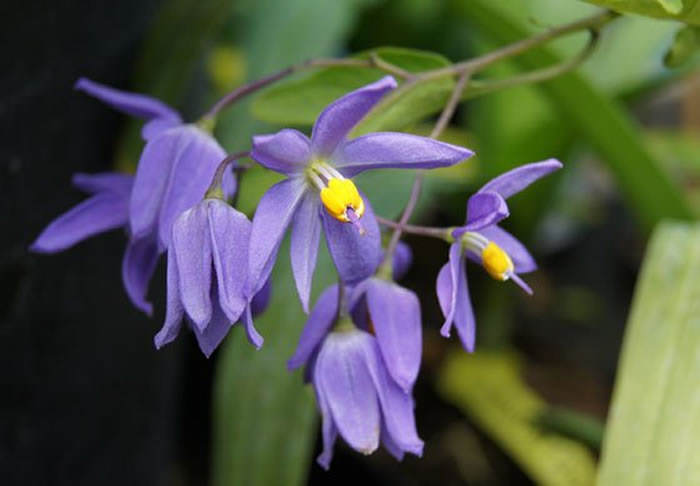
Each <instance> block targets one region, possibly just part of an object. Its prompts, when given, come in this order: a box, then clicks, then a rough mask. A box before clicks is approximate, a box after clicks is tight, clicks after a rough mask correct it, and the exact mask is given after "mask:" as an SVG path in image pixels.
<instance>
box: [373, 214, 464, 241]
mask: <svg viewBox="0 0 700 486" xmlns="http://www.w3.org/2000/svg"><path fill="white" fill-rule="evenodd" d="M377 221H378V222H379V224H383V225H384V226H388V227H389V228H393V229H399V227H401V230H402V231H403V232H404V233H410V234H413V235H420V236H429V237H431V238H439V239H441V240H444V239H445V237H446V236H448V235H449V233H450V229H451V228H439V227H435V226H418V225H415V224H404V225H400V224H399V223H398V222H396V221H394V220H391V219H386V218H382V217H381V216H377Z"/></svg>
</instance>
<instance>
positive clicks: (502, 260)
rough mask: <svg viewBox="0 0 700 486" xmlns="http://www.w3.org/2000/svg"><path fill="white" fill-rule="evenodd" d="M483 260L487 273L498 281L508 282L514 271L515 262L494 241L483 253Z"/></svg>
mask: <svg viewBox="0 0 700 486" xmlns="http://www.w3.org/2000/svg"><path fill="white" fill-rule="evenodd" d="M481 260H482V262H483V264H484V268H485V269H486V271H487V272H488V273H489V275H491V276H492V277H493V278H495V279H496V280H506V279H507V278H508V274H509V273H510V272H512V271H513V262H512V260H511V259H510V257H509V256H508V254H507V253H506V252H505V251H503V250H502V249H501V247H500V246H498V245H497V244H496V243H494V242H493V241H492V242H490V243H489V244H488V245H486V248H484V251H482V252H481Z"/></svg>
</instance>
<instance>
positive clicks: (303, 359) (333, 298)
mask: <svg viewBox="0 0 700 486" xmlns="http://www.w3.org/2000/svg"><path fill="white" fill-rule="evenodd" d="M337 313H338V286H337V285H333V286H331V287H328V288H327V289H326V290H324V291H323V293H322V294H321V296H320V297H319V298H318V300H317V301H316V305H315V306H314V308H313V310H312V311H311V315H310V316H309V318H308V319H307V321H306V324H305V325H304V329H303V330H302V331H301V336H300V337H299V344H297V349H296V351H294V356H292V357H291V358H290V359H289V361H287V369H289V370H294V369H296V368H298V367H300V366H301V365H303V364H305V363H307V362H308V361H309V358H310V357H311V355H312V354H313V352H314V350H315V349H316V348H317V347H318V346H319V344H320V343H321V342H322V341H323V339H324V338H325V337H326V335H327V334H328V332H329V331H330V329H331V326H332V325H333V323H334V322H335V318H336V317H337Z"/></svg>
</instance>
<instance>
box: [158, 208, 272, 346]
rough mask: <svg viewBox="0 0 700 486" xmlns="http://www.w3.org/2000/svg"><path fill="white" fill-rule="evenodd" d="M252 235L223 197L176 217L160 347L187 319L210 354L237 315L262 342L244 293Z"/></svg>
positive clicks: (253, 340) (252, 336)
mask: <svg viewBox="0 0 700 486" xmlns="http://www.w3.org/2000/svg"><path fill="white" fill-rule="evenodd" d="M249 238H250V221H248V219H247V218H246V217H245V215H243V214H242V213H240V212H238V211H237V210H235V209H234V208H233V207H231V206H230V205H228V204H227V203H226V202H224V201H221V200H219V199H204V200H203V201H201V202H200V203H199V204H197V205H195V206H194V207H193V208H191V209H189V210H187V211H185V212H184V213H182V214H181V215H180V216H179V217H178V218H177V220H176V221H175V223H174V224H173V228H172V239H171V245H170V248H169V249H168V279H167V293H168V295H167V307H166V315H165V323H164V324H163V328H162V329H161V330H160V332H158V334H157V335H156V336H155V340H154V341H155V345H156V347H157V348H161V347H162V346H164V345H165V344H167V343H169V342H171V341H172V340H174V339H175V338H176V337H177V335H178V334H179V332H180V328H181V327H182V321H183V319H184V318H185V317H186V318H187V321H188V322H189V323H190V324H191V328H192V330H193V332H194V334H195V336H196V337H197V341H198V342H199V347H200V348H201V350H202V352H203V353H204V354H205V355H206V356H207V357H208V356H210V355H211V353H212V352H213V351H214V350H215V349H216V347H217V346H218V345H219V343H221V341H222V340H223V338H224V337H225V336H226V334H227V333H228V331H229V329H230V328H231V326H232V325H233V324H234V323H235V322H236V321H238V320H239V318H243V321H244V324H245V328H246V333H247V334H248V339H249V340H250V342H251V343H253V344H254V345H255V346H257V347H260V346H261V345H262V337H261V336H260V335H259V334H258V333H257V331H256V330H255V328H254V327H253V324H252V320H251V319H250V309H249V307H248V302H247V299H246V298H245V297H244V293H243V289H244V284H245V280H246V277H247V272H246V265H247V262H248V241H249Z"/></svg>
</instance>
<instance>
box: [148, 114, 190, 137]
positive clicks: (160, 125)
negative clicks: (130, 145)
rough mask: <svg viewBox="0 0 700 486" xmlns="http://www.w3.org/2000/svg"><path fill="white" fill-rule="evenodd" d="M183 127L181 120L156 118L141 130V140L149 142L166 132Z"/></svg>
mask: <svg viewBox="0 0 700 486" xmlns="http://www.w3.org/2000/svg"><path fill="white" fill-rule="evenodd" d="M179 125H182V120H180V118H154V119H152V120H151V121H149V122H146V123H144V125H143V127H142V128H141V138H143V139H144V140H146V141H148V140H151V139H152V138H155V137H157V136H158V135H160V134H161V133H163V132H164V131H166V130H170V129H171V128H175V127H177V126H179Z"/></svg>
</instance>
